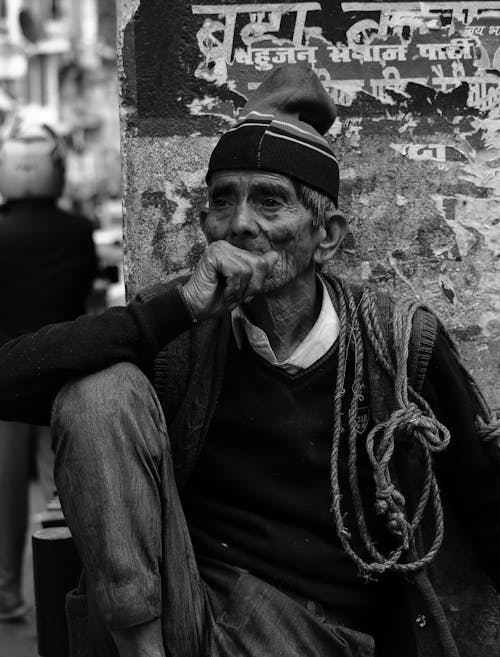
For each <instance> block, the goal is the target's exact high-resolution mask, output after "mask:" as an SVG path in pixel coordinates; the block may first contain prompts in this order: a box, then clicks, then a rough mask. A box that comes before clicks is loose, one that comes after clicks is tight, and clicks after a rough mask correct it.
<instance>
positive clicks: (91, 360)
mask: <svg viewBox="0 0 500 657" xmlns="http://www.w3.org/2000/svg"><path fill="white" fill-rule="evenodd" d="M191 325H192V319H191V316H190V314H189V311H188V310H187V308H186V306H185V304H184V301H183V300H182V297H181V295H180V294H179V291H178V289H177V288H176V287H175V286H172V287H170V288H168V289H167V290H166V291H165V292H163V293H162V294H161V295H159V296H157V297H154V298H152V299H150V300H148V301H145V302H144V303H140V302H132V303H130V304H128V305H127V306H125V307H113V308H109V309H108V310H106V311H105V312H103V313H102V314H101V315H83V316H82V317H79V318H78V319H76V320H73V321H70V322H62V323H59V324H51V325H49V326H45V327H43V328H42V329H40V330H38V331H36V332H34V333H29V334H26V335H23V336H20V337H18V338H15V339H14V340H11V341H10V342H7V343H5V344H4V345H2V346H1V347H0V419H2V420H9V421H17V422H28V423H32V424H48V423H49V422H50V412H51V407H52V402H53V400H54V398H55V396H56V394H57V392H58V391H59V389H60V388H61V387H62V386H63V385H64V384H65V383H67V382H68V381H70V380H71V379H73V378H76V377H78V376H83V375H85V374H90V373H92V372H97V371H99V370H102V369H104V368H105V367H108V366H110V365H113V364H114V363H118V362H121V361H128V362H131V363H134V364H136V365H137V366H138V367H140V368H141V369H142V370H143V371H144V372H145V373H146V374H147V375H149V374H151V372H152V368H153V361H154V357H155V355H156V354H157V353H158V351H160V349H162V348H163V347H164V346H165V345H166V344H168V343H169V342H170V341H171V340H173V339H174V338H176V337H177V336H178V335H180V334H181V333H183V332H184V331H185V330H187V329H189V328H190V327H191Z"/></svg>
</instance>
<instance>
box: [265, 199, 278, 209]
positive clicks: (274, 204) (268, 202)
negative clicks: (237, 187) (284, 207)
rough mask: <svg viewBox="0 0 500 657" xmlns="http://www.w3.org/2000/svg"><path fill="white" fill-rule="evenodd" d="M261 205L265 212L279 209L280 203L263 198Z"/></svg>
mask: <svg viewBox="0 0 500 657" xmlns="http://www.w3.org/2000/svg"><path fill="white" fill-rule="evenodd" d="M261 205H263V206H264V208H266V210H277V209H278V208H280V207H281V203H280V202H279V201H278V200H277V199H275V198H264V199H262V201H261Z"/></svg>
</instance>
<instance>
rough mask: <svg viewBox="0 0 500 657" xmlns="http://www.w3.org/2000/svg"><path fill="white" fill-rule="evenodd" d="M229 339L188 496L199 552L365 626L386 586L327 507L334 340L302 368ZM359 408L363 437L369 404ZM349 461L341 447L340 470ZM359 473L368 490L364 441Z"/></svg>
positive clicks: (186, 505) (185, 498)
mask: <svg viewBox="0 0 500 657" xmlns="http://www.w3.org/2000/svg"><path fill="white" fill-rule="evenodd" d="M228 349H229V350H228V354H227V361H226V369H225V373H224V380H223V384H222V389H221V395H220V398H219V402H218V405H217V409H216V411H215V415H214V418H213V421H212V424H211V426H210V429H209V432H208V434H207V439H206V442H205V446H204V449H203V451H202V453H201V455H200V459H199V462H198V465H197V467H196V470H195V474H194V476H193V477H192V479H191V483H190V484H189V485H188V488H187V490H186V491H185V492H184V494H183V498H182V499H183V506H184V509H185V512H186V516H187V520H188V525H189V528H190V531H191V535H192V538H193V543H194V547H195V552H196V555H197V557H198V559H199V561H200V562H202V561H203V559H206V558H210V559H217V560H220V561H224V562H226V563H229V564H232V565H235V566H237V567H239V568H243V569H245V570H248V571H250V572H251V573H253V574H255V575H257V576H259V577H262V578H263V579H265V580H266V581H270V582H275V583H276V584H277V585H279V586H281V587H284V588H285V589H289V590H291V591H293V592H295V593H296V594H298V595H300V596H304V597H305V598H308V599H312V600H316V601H318V602H320V603H322V604H323V605H325V606H326V607H327V608H328V609H329V610H331V611H333V612H335V611H338V613H339V616H341V617H342V618H346V617H347V618H349V619H350V618H352V619H353V622H354V623H355V626H356V627H363V626H364V625H366V624H367V621H368V620H369V618H370V616H371V614H372V612H373V610H374V609H375V608H376V606H377V604H378V603H379V602H380V595H381V589H380V587H379V586H377V585H376V584H374V583H367V582H366V580H364V579H363V578H361V577H360V576H359V575H358V573H357V569H356V566H355V564H354V563H353V562H352V560H351V559H350V558H349V557H348V556H347V554H346V553H345V552H344V550H343V549H342V547H341V544H340V541H339V539H338V537H337V535H336V531H335V524H334V519H333V515H332V513H331V510H330V507H331V487H330V452H331V442H332V428H333V421H334V408H333V393H334V387H335V376H336V368H337V345H334V346H333V347H332V348H331V349H330V350H329V351H328V352H327V354H325V356H324V357H323V358H321V359H320V360H319V361H317V362H316V363H315V364H314V365H313V366H311V367H309V368H307V369H305V370H303V371H301V372H298V373H296V374H289V373H287V372H285V371H283V370H280V369H279V368H276V367H273V366H272V365H271V364H270V363H268V362H267V361H265V360H264V359H263V358H262V357H260V356H259V355H257V354H256V353H255V352H254V351H253V350H252V349H251V347H250V346H249V345H248V343H247V342H245V343H244V345H243V347H242V349H241V350H240V349H238V348H237V346H236V343H235V340H234V337H233V336H232V337H231V340H230V345H229V348H228ZM348 370H349V371H348V373H347V376H346V389H350V386H351V385H352V368H350V367H348ZM346 398H347V399H350V396H349V395H346ZM365 403H366V402H365ZM361 405H362V406H363V402H362V403H361ZM343 415H344V417H347V408H345V409H344V412H343ZM361 418H363V419H364V422H362V423H361V424H360V433H359V434H358V435H359V440H360V444H364V440H363V436H365V434H366V432H367V431H368V430H369V429H370V427H371V421H370V419H369V415H368V408H367V407H366V408H362V411H361ZM346 461H347V454H346V453H343V454H342V455H341V467H340V473H341V474H340V476H341V477H343V478H345V477H346V466H347V463H346ZM359 476H360V483H361V487H362V489H364V490H369V489H370V488H371V486H372V484H371V475H370V469H369V467H368V463H367V458H366V455H365V458H364V459H363V456H362V454H361V450H360V474H359ZM346 483H347V481H346ZM346 503H347V504H346V508H347V509H348V510H349V512H350V513H351V514H352V513H353V508H352V505H351V506H350V502H349V501H348V500H346ZM352 520H353V519H352V516H351V521H352ZM370 522H371V523H372V524H373V523H374V522H375V523H376V522H377V521H376V520H375V518H374V517H373V518H371V519H370ZM349 524H354V523H353V522H350V523H349Z"/></svg>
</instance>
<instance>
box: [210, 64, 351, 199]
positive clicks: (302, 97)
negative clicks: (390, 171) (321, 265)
mask: <svg viewBox="0 0 500 657" xmlns="http://www.w3.org/2000/svg"><path fill="white" fill-rule="evenodd" d="M242 114H243V115H242V116H240V117H239V119H238V123H237V124H236V125H235V126H234V127H233V128H230V129H229V130H228V131H227V132H226V133H224V134H223V135H222V137H221V138H220V140H219V142H218V144H217V145H216V147H215V148H214V150H213V152H212V155H211V157H210V163H209V165H208V172H207V182H209V180H210V176H211V175H212V174H213V173H214V172H216V171H223V170H226V171H229V170H235V169H240V170H241V169H248V170H250V171H255V170H262V171H272V172H274V173H281V174H284V175H286V176H288V177H289V178H293V179H295V180H297V181H299V182H302V183H305V184H307V185H309V186H310V187H312V188H314V189H317V190H319V191H321V192H323V193H324V194H326V195H327V196H329V197H330V198H331V199H333V201H334V202H335V205H337V198H338V191H339V166H338V162H337V158H336V157H335V155H334V153H333V151H332V149H331V147H330V145H329V144H328V142H327V141H326V139H325V138H324V137H322V135H324V134H325V133H326V131H327V130H328V129H329V127H330V126H331V125H332V123H333V122H334V120H335V117H336V115H337V111H336V108H335V105H334V103H333V101H332V100H331V98H330V96H329V95H328V94H327V93H326V91H325V89H324V88H323V86H322V84H321V82H320V81H319V79H318V77H317V75H316V74H315V73H314V71H313V70H312V69H311V68H310V67H309V66H307V65H302V64H288V65H285V66H282V67H279V68H275V69H273V70H272V71H271V72H270V73H269V75H267V76H266V77H265V78H264V80H263V81H262V83H261V84H260V86H259V87H258V89H257V90H256V91H255V93H254V94H253V96H252V97H251V98H250V100H249V101H248V103H247V104H246V106H245V108H244V109H243V112H242Z"/></svg>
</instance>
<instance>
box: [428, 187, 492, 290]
mask: <svg viewBox="0 0 500 657" xmlns="http://www.w3.org/2000/svg"><path fill="white" fill-rule="evenodd" d="M433 200H434V202H435V204H436V208H437V210H438V212H439V214H440V215H441V217H442V218H443V220H444V221H445V222H446V224H447V225H448V226H449V227H450V228H451V229H452V231H453V233H454V235H455V239H456V242H457V247H458V251H459V253H460V255H461V256H462V257H465V256H467V255H468V254H469V253H470V251H471V249H472V248H473V247H474V246H475V245H476V244H477V243H478V241H479V239H482V240H483V241H484V245H485V247H486V249H488V250H489V251H490V252H491V253H492V254H493V256H494V257H500V199H498V200H497V199H491V198H470V197H466V196H458V197H453V196H441V195H435V196H433ZM445 200H451V201H452V202H453V203H452V211H450V209H449V205H448V204H447V205H446V206H445ZM497 288H498V281H497ZM497 293H498V289H497Z"/></svg>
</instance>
